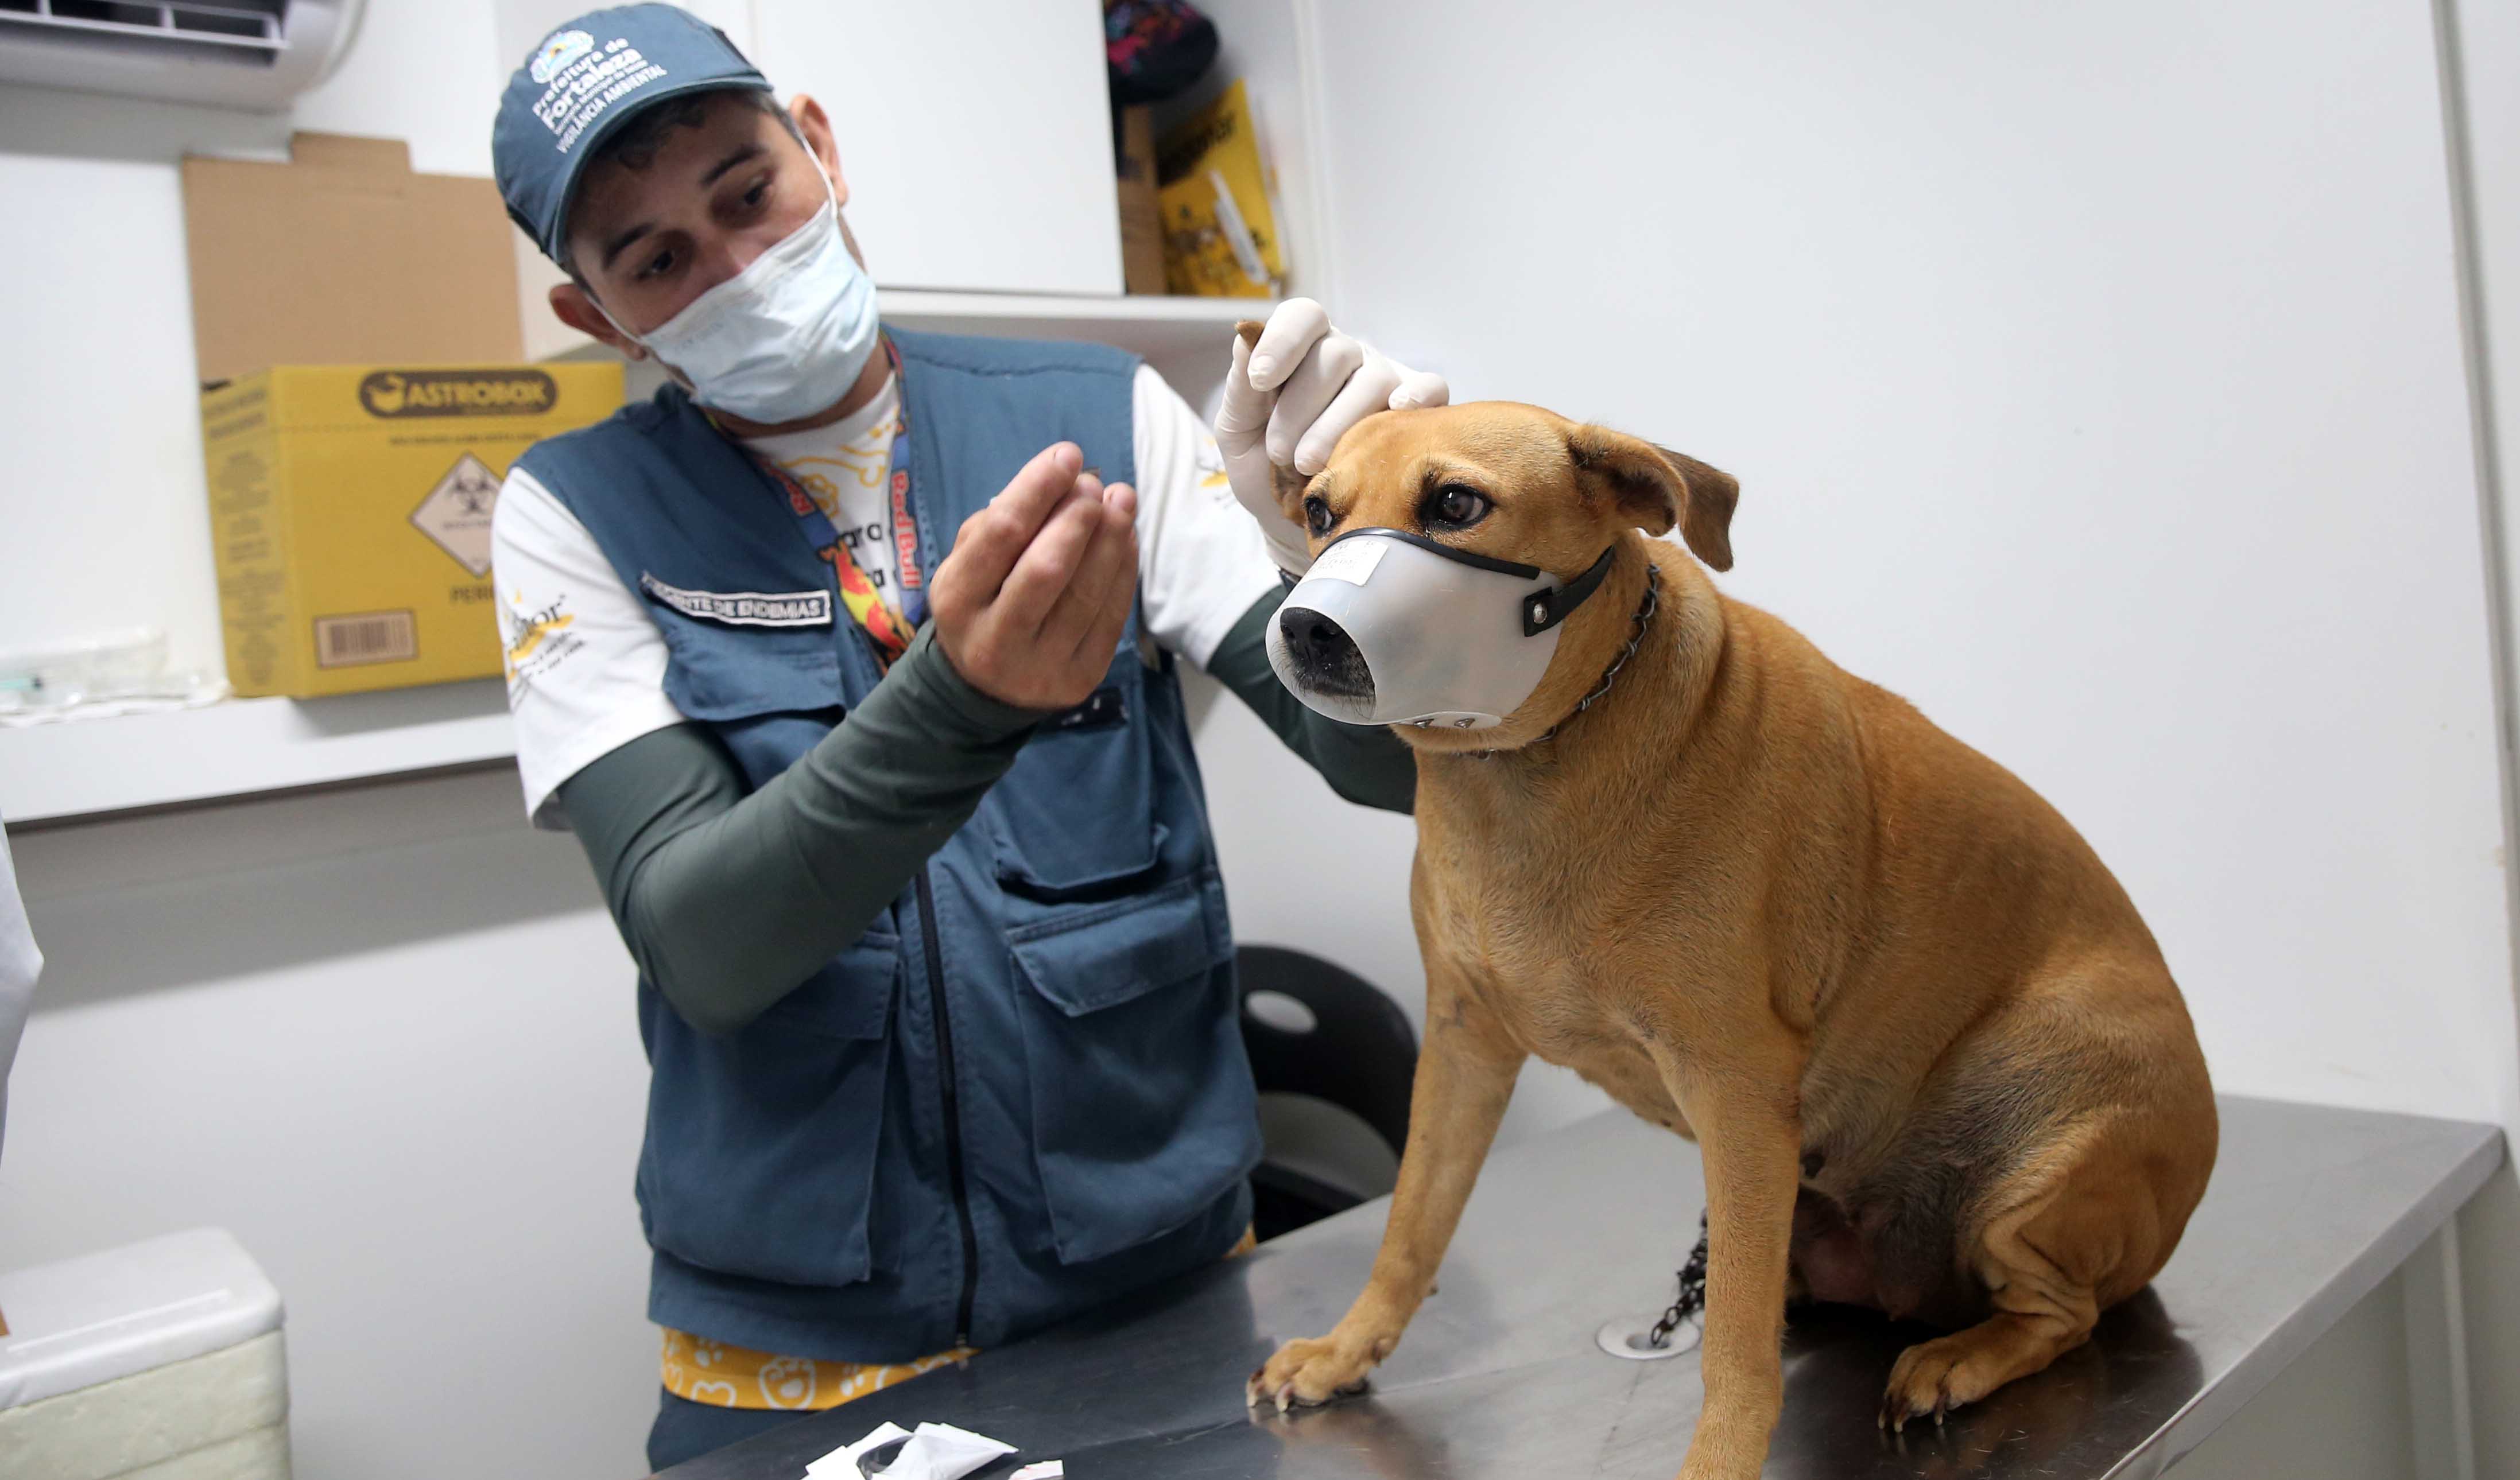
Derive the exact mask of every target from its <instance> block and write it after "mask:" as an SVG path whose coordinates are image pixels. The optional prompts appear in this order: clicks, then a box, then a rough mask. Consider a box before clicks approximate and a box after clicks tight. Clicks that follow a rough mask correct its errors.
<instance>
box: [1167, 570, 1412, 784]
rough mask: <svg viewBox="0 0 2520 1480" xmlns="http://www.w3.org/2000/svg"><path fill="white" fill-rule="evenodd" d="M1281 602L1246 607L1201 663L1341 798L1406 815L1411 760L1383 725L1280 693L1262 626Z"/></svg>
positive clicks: (1273, 598)
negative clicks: (1339, 717) (1344, 717)
mask: <svg viewBox="0 0 2520 1480" xmlns="http://www.w3.org/2000/svg"><path fill="white" fill-rule="evenodd" d="M1285 599H1286V593H1285V592H1284V591H1283V590H1279V591H1273V592H1271V593H1270V594H1269V595H1267V596H1264V597H1262V598H1261V599H1260V600H1258V601H1256V602H1254V603H1252V604H1251V609H1250V610H1248V611H1246V612H1244V613H1242V617H1241V619H1240V620H1239V621H1237V622H1236V623H1235V624H1234V629H1233V630H1232V631H1230V632H1228V633H1227V634H1226V635H1225V641H1223V642H1221V643H1219V644H1217V645H1216V652H1215V655H1214V656H1212V657H1210V658H1209V659H1208V660H1207V672H1208V674H1209V676H1210V677H1212V678H1214V679H1215V680H1216V681H1217V682H1219V683H1221V684H1223V685H1224V686H1225V687H1226V688H1228V689H1231V690H1233V691H1234V692H1235V694H1236V695H1237V696H1238V697H1239V698H1240V699H1241V700H1242V702H1244V703H1246V704H1248V705H1250V706H1251V712H1253V713H1254V714H1257V715H1259V716H1260V719H1261V722H1262V723H1264V724H1266V725H1267V726H1268V727H1269V728H1270V729H1272V730H1274V731H1276V732H1278V738H1279V739H1280V740H1284V741H1285V742H1286V747H1287V748H1288V749H1290V750H1292V751H1294V752H1295V753H1296V754H1297V755H1300V756H1302V757H1303V758H1304V761H1305V763H1306V764H1307V765H1310V766H1311V767H1312V768H1313V769H1314V770H1316V771H1319V772H1320V773H1321V774H1322V779H1323V780H1324V781H1327V782H1328V783H1329V784H1330V789H1331V790H1333V791H1336V792H1337V793H1338V794H1339V795H1341V796H1343V797H1346V798H1347V799H1348V800H1349V801H1352V802H1356V803H1359V804H1361V805H1363V806H1368V807H1379V808H1381V809H1382V810H1383V811H1385V812H1408V811H1411V810H1412V809H1413V808H1414V807H1415V806H1416V804H1417V799H1418V760H1417V757H1416V756H1415V755H1414V754H1413V753H1412V752H1411V750H1410V749H1409V746H1408V745H1407V744H1406V743H1405V742H1403V741H1402V740H1401V739H1400V737H1399V736H1397V735H1394V734H1392V733H1391V727H1390V726H1388V725H1343V724H1340V723H1339V722H1338V721H1336V720H1334V719H1331V718H1329V717H1328V715H1323V714H1316V713H1314V712H1313V711H1312V710H1310V709H1307V708H1305V707H1304V705H1303V702H1302V701H1301V700H1300V699H1298V698H1296V697H1295V696H1294V695H1291V694H1288V693H1287V692H1286V686H1285V685H1283V684H1282V683H1280V682H1278V675H1277V672H1276V671H1275V670H1273V669H1272V668H1271V667H1270V666H1269V649H1268V633H1269V622H1270V620H1271V619H1272V618H1274V617H1275V616H1277V614H1278V606H1279V604H1281V603H1283V601H1285Z"/></svg>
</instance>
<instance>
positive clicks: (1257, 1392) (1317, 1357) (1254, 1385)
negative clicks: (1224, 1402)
mask: <svg viewBox="0 0 2520 1480" xmlns="http://www.w3.org/2000/svg"><path fill="white" fill-rule="evenodd" d="M1376 1345H1379V1346H1380V1348H1381V1350H1379V1351H1375V1350H1373V1349H1371V1347H1368V1346H1364V1345H1357V1344H1352V1343H1349V1342H1346V1341H1342V1340H1340V1339H1339V1337H1338V1336H1337V1334H1336V1333H1332V1334H1331V1335H1328V1336H1325V1337H1321V1338H1319V1339H1317V1340H1308V1341H1289V1342H1287V1343H1286V1344H1285V1345H1284V1346H1282V1347H1280V1348H1278V1354H1277V1355H1276V1356H1274V1357H1271V1358H1270V1359H1269V1360H1268V1361H1267V1362H1266V1363H1265V1364H1263V1365H1262V1366H1261V1368H1260V1370H1258V1371H1256V1372H1253V1373H1252V1374H1251V1380H1250V1381H1248V1382H1246V1383H1244V1384H1243V1390H1242V1391H1243V1396H1244V1398H1246V1399H1247V1400H1249V1402H1250V1404H1251V1406H1252V1407H1253V1408H1261V1407H1264V1406H1267V1405H1270V1404H1275V1405H1276V1406H1277V1409H1278V1412H1280V1413H1285V1412H1287V1411H1288V1410H1291V1409H1297V1408H1312V1407H1316V1406H1318V1405H1320V1404H1324V1403H1328V1402H1330V1401H1331V1400H1332V1399H1336V1398H1345V1397H1349V1396H1351V1395H1353V1394H1356V1393H1361V1392H1364V1391H1365V1387H1366V1382H1365V1374H1366V1373H1367V1372H1369V1371H1371V1370H1373V1365H1374V1364H1375V1363H1376V1362H1379V1361H1381V1360H1382V1358H1384V1357H1385V1356H1388V1355H1389V1354H1390V1351H1391V1343H1389V1342H1381V1343H1376Z"/></svg>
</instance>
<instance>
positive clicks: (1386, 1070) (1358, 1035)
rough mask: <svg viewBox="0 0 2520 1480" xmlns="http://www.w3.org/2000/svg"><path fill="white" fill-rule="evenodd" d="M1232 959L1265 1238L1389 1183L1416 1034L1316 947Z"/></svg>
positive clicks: (1261, 950) (1412, 1074) (1402, 1139)
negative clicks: (1253, 1092) (1256, 1123)
mask: <svg viewBox="0 0 2520 1480" xmlns="http://www.w3.org/2000/svg"><path fill="white" fill-rule="evenodd" d="M1235 965H1236V970H1237V973H1238V976H1239V978H1240V982H1241V991H1242V1043H1243V1048H1244V1050H1245V1052H1246V1053H1248V1054H1249V1055H1250V1058H1251V1077H1252V1078H1253V1079H1254V1080H1255V1081H1257V1082H1258V1084H1259V1087H1260V1131H1261V1139H1262V1141H1263V1143H1264V1146H1265V1149H1264V1150H1263V1153H1262V1155H1263V1160H1262V1161H1261V1163H1260V1166H1259V1169H1258V1170H1256V1171H1254V1172H1253V1173H1252V1174H1251V1190H1252V1229H1253V1232H1254V1233H1257V1234H1258V1235H1259V1236H1260V1237H1262V1238H1274V1237H1276V1236H1277V1235H1278V1234H1280V1233H1286V1232H1287V1231H1289V1230H1291V1229H1299V1228H1302V1227H1303V1226H1304V1225H1305V1224H1308V1223H1312V1222H1315V1221H1316V1220H1319V1219H1323V1218H1327V1217H1328V1216H1329V1215H1330V1214H1332V1213H1336V1212H1340V1211H1343V1210H1345V1209H1347V1208H1352V1207H1355V1206H1356V1205H1357V1204H1358V1203H1361V1202H1365V1201H1368V1200H1370V1199H1372V1198H1375V1197H1380V1196H1382V1195H1384V1194H1385V1193H1387V1192H1389V1191H1390V1190H1391V1188H1392V1187H1393V1186H1394V1184H1395V1183H1396V1182H1397V1181H1398V1179H1399V1175H1400V1152H1401V1149H1402V1148H1403V1147H1404V1146H1406V1145H1407V1144H1409V1089H1410V1085H1411V1083H1412V1082H1413V1081H1414V1080H1415V1079H1416V1077H1417V1073H1418V1035H1417V1034H1416V1033H1415V1032H1413V1031H1412V1030H1411V1029H1410V1026H1409V1018H1408V1015H1407V1014H1406V1013H1404V1012H1402V1011H1401V1010H1400V1005H1399V1004H1397V1003H1395V1002H1393V1001H1392V1000H1391V999H1390V998H1388V997H1386V996H1384V995H1383V994H1382V993H1381V992H1380V991H1379V990H1377V989H1376V988H1375V987H1374V986H1373V983H1371V982H1368V981H1366V980H1365V979H1364V978H1362V977H1360V976H1358V975H1356V974H1355V973H1353V972H1351V971H1348V970H1345V969H1343V968H1341V967H1339V966H1336V965H1333V964H1330V963H1328V962H1327V961H1324V960H1322V959H1321V958H1320V957H1317V956H1308V955H1306V954H1304V953H1303V952H1301V951H1289V950H1286V949H1284V948H1283V947H1280V946H1243V947H1240V948H1238V950H1237V951H1236V953H1235Z"/></svg>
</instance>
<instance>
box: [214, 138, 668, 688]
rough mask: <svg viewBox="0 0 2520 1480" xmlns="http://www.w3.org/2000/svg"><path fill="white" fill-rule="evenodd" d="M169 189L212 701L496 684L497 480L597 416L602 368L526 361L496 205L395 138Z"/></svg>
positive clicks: (328, 148) (241, 168) (220, 173)
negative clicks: (192, 373)
mask: <svg viewBox="0 0 2520 1480" xmlns="http://www.w3.org/2000/svg"><path fill="white" fill-rule="evenodd" d="M183 183H184V214H185V232H186V237H187V245H188V246H189V247H190V251H191V257H192V277H193V327H194V342H195V344H196V347H197V354H198V357H199V369H200V375H201V380H202V388H203V395H202V433H203V436H202V440H203V455H204V459H205V461H206V463H207V468H208V474H209V487H210V515H211V536H212V542H213V544H214V546H215V554H216V563H217V567H218V578H219V616H220V623H221V626H222V627H223V629H224V631H225V635H226V644H227V659H228V682H229V683H230V685H231V686H232V687H234V689H235V690H236V692H237V693H238V694H240V695H248V696H250V695H288V696H290V697H293V698H308V697H313V696H315V695H329V694H351V693H357V692H360V691H363V690H370V689H394V688H402V687H406V686H409V685H414V684H430V683H441V682H444V681H447V680H451V679H464V678H486V677H490V676H493V675H496V674H497V673H499V671H500V639H499V629H498V618H497V606H496V605H495V604H494V602H493V600H492V596H493V592H492V588H491V585H490V580H489V575H490V516H491V512H492V510H493V509H494V508H495V507H496V503H497V498H498V490H499V484H500V481H501V480H502V479H504V478H505V477H506V475H507V471H508V465H509V464H511V463H513V462H514V461H516V459H517V455H518V454H520V453H522V452H523V451H524V450H525V449H526V448H527V447H530V446H532V445H533V444H534V443H535V442H537V441H539V440H541V439H542V438H544V437H547V436H553V435H556V434H558V433H560V432H562V431H567V430H571V429H573V428H575V427H579V426H587V425H589V424H590V423H594V422H598V421H602V420H603V419H604V418H605V417H607V416H609V415H611V413H612V412H613V411H614V410H616V409H617V408H618V407H619V406H620V405H621V396H622V389H621V367H620V366H619V365H618V364H617V363H601V362H590V363H580V364H539V365H538V364H530V363H525V362H524V359H523V345H524V334H523V325H522V321H521V319H520V317H519V312H518V308H519V304H518V297H517V259H516V247H515V245H514V243H515V236H516V234H515V232H514V229H513V227H512V226H511V225H510V224H509V221H508V217H507V212H506V209H505V207H504V206H502V205H501V203H500V202H499V194H498V190H497V188H496V187H495V186H494V185H492V184H491V182H489V181H488V180H481V179H472V178H464V177H457V176H445V175H421V174H415V173H413V172H412V168H411V158H410V153H409V151H408V149H407V148H406V147H405V146H404V145H403V144H401V143H400V142H399V141H395V140H384V139H351V138H342V137H337V136H332V135H324V134H299V135H297V136H296V137H295V138H294V139H293V141H292V145H291V157H290V162H288V163H286V164H280V163H267V162H261V161H254V160H239V159H208V158H187V159H186V160H185V161H184V165H183Z"/></svg>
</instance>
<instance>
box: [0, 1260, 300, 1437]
mask: <svg viewBox="0 0 2520 1480" xmlns="http://www.w3.org/2000/svg"><path fill="white" fill-rule="evenodd" d="M0 1319H6V1320H7V1322H8V1323H9V1334H8V1335H6V1336H0V1480H21V1477H23V1480H288V1476H289V1362H288V1358H287V1356H286V1354H285V1352H284V1351H283V1349H282V1347H281V1332H280V1321H281V1314H280V1292H279V1291H278V1290H276V1289H274V1288H272V1285H271V1281H270V1280H269V1279H267V1278H264V1277H263V1273H262V1270H261V1268H260V1266H258V1265H256V1264H255V1263H254V1262H253V1257H252V1256H251V1255H249V1254H248V1253H247V1252H246V1251H245V1248H244V1246H243V1245H241V1244H239V1243H238V1242H237V1241H236V1239H235V1237H234V1236H232V1235H231V1234H229V1233H228V1232H227V1231H226V1230H224V1229H195V1230H193V1231H191V1232H190V1233H169V1234H167V1235H166V1236H165V1237H163V1238H152V1239H149V1240H148V1241H147V1242H144V1243H135V1244H131V1245H128V1246H126V1247H123V1248H118V1249H109V1250H107V1251H106V1252H104V1253H102V1254H89V1255H86V1256H84V1257H81V1258H78V1259H66V1260H63V1261H62V1262H61V1263H59V1264H47V1265H39V1266H37V1267H36V1268H34V1269H29V1270H19V1271H17V1272H16V1273H14V1274H7V1275H0Z"/></svg>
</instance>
